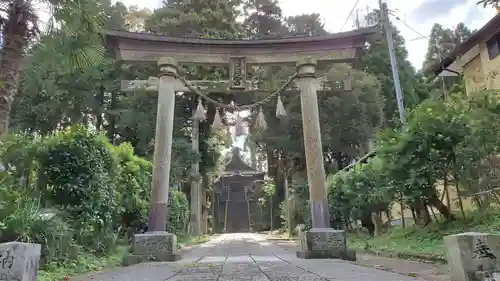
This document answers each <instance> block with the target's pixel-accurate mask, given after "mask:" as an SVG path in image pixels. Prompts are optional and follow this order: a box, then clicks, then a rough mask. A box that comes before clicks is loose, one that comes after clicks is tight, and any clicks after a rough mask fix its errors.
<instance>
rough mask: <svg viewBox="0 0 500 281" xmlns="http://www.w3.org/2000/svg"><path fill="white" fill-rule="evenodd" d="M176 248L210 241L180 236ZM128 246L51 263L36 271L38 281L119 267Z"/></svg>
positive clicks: (202, 237)
mask: <svg viewBox="0 0 500 281" xmlns="http://www.w3.org/2000/svg"><path fill="white" fill-rule="evenodd" d="M177 238H178V240H177V241H178V243H177V244H178V247H179V248H182V247H186V246H191V245H197V244H201V243H204V242H207V241H209V240H210V236H209V235H202V236H198V237H190V236H188V235H184V234H181V235H179V236H178V237H177ZM129 249H130V247H129V246H119V247H117V248H116V249H115V250H114V251H113V252H111V253H109V254H108V255H106V256H96V255H95V254H93V253H90V252H82V253H81V254H80V255H79V256H78V258H76V259H75V260H73V261H64V262H52V263H49V264H46V265H45V266H44V269H43V270H39V271H38V280H39V281H62V280H69V278H70V277H72V276H75V275H78V274H83V273H87V272H94V271H101V270H105V269H110V268H114V267H119V266H121V262H122V259H123V257H125V256H126V255H127V254H129Z"/></svg>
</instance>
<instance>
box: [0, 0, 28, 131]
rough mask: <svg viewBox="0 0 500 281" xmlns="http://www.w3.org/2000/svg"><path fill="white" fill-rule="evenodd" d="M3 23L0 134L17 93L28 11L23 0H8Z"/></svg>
mask: <svg viewBox="0 0 500 281" xmlns="http://www.w3.org/2000/svg"><path fill="white" fill-rule="evenodd" d="M10 2H11V4H10V5H9V6H8V7H9V8H8V11H7V21H6V22H5V24H4V25H3V30H2V37H3V46H2V47H3V48H2V49H1V52H0V83H1V85H0V136H1V135H3V134H4V133H6V132H7V131H8V128H9V118H10V110H11V108H12V101H13V100H14V96H15V95H16V93H17V87H18V82H19V68H20V65H21V61H22V59H23V57H24V50H25V48H26V46H27V42H28V41H27V36H28V19H29V16H30V12H29V10H28V5H27V4H26V3H25V1H24V0H17V1H10Z"/></svg>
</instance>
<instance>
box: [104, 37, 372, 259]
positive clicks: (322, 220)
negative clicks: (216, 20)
mask: <svg viewBox="0 0 500 281" xmlns="http://www.w3.org/2000/svg"><path fill="white" fill-rule="evenodd" d="M378 33H379V30H378V28H377V27H370V28H363V29H358V30H354V31H349V32H341V33H336V34H329V35H324V36H311V37H299V38H281V39H266V40H219V39H200V38H176V37H171V36H163V35H154V34H147V33H133V32H123V31H109V32H107V34H106V41H107V45H108V47H109V48H110V49H112V51H114V52H115V54H116V57H117V58H118V59H119V60H123V61H128V62H156V63H157V64H158V68H159V70H160V73H159V77H158V78H151V79H149V80H147V81H144V80H143V81H124V83H123V84H122V87H123V88H122V89H123V90H124V91H136V90H139V89H143V90H147V91H157V92H158V111H157V119H156V133H155V152H154V169H153V181H152V187H151V188H152V190H151V206H150V212H149V221H148V233H145V234H136V235H135V236H134V249H136V250H137V251H135V252H134V253H135V254H136V255H137V256H139V257H140V258H144V259H147V258H151V256H154V257H155V258H156V259H162V260H174V259H177V258H178V255H177V254H176V249H177V247H176V245H173V244H175V243H176V236H175V235H174V234H171V233H167V232H166V224H167V211H168V208H167V204H168V190H169V184H170V182H169V181H170V162H171V154H172V142H173V139H172V138H173V127H174V125H173V123H174V109H175V99H176V92H190V93H195V94H197V95H198V96H199V98H200V100H199V104H198V107H197V108H196V109H194V110H193V111H195V112H194V114H193V122H192V123H193V128H192V129H193V130H192V134H193V150H195V151H197V150H198V135H197V134H198V125H199V123H197V122H201V121H203V120H204V119H205V110H204V108H203V104H202V100H203V101H204V102H209V103H212V104H213V105H215V107H216V108H217V112H216V114H215V118H214V123H213V125H212V128H214V129H217V128H218V127H220V125H221V124H222V122H221V116H219V113H220V112H219V110H220V109H224V110H228V111H232V112H238V111H243V110H247V111H251V112H252V113H256V114H255V115H254V116H256V117H255V118H254V119H253V120H252V122H253V123H255V124H256V125H259V124H260V127H266V126H263V125H264V124H265V121H264V114H263V112H262V107H261V106H262V105H263V104H264V103H267V102H269V101H272V100H275V101H276V102H277V110H276V117H278V118H279V117H282V116H283V114H285V115H286V113H284V106H283V103H282V102H281V99H280V95H281V94H285V93H290V94H299V95H300V100H301V116H302V130H303V140H304V152H305V153H304V154H305V158H306V169H307V182H308V185H309V195H310V200H309V202H310V203H309V204H310V209H311V221H312V227H313V228H312V229H311V230H310V231H307V232H304V233H303V234H302V235H303V236H302V237H301V240H300V243H301V250H300V251H299V252H297V255H298V256H299V257H301V258H318V257H324V258H328V257H330V258H352V257H351V256H352V253H351V252H350V251H348V250H347V245H346V236H345V233H344V231H343V230H334V229H332V228H331V226H330V214H329V208H328V198H327V190H326V180H325V179H326V174H325V167H324V160H323V148H322V143H321V130H320V116H319V110H318V98H317V94H318V92H320V93H321V92H322V90H326V92H329V93H332V91H333V92H342V94H349V93H350V91H351V90H352V89H351V77H350V76H349V71H347V70H346V71H345V73H343V74H342V77H340V79H339V80H340V81H325V79H322V78H321V77H320V78H318V77H317V72H318V73H320V75H322V74H323V75H324V73H325V72H326V71H328V65H330V66H331V65H332V63H354V62H355V61H356V58H357V55H358V54H359V53H360V52H359V51H360V50H361V48H362V47H363V46H364V45H365V42H366V40H367V38H368V37H370V36H374V35H376V34H378ZM193 64H194V65H205V66H223V67H224V66H228V68H229V80H226V81H189V80H187V79H185V78H184V77H183V75H184V74H183V73H182V69H181V67H182V66H186V65H193ZM265 65H283V66H290V65H292V66H293V65H294V66H295V69H294V71H295V72H294V73H293V74H292V73H290V75H288V79H287V80H285V81H274V82H277V83H278V84H279V85H281V87H279V89H277V90H276V91H274V92H273V93H272V94H269V95H268V96H267V97H265V98H263V99H261V100H259V101H257V102H255V103H252V104H243V105H237V104H235V103H230V104H224V103H221V102H220V101H218V100H216V99H213V98H211V97H210V95H209V94H211V93H214V92H216V93H231V94H233V95H244V94H249V93H262V92H264V93H265V92H269V90H274V89H265V87H264V89H260V88H259V87H260V86H261V85H262V81H260V80H259V79H257V81H254V79H253V78H251V79H247V78H248V73H249V72H250V71H251V70H252V69H254V68H255V67H256V68H258V67H259V66H265ZM325 66H326V68H325ZM207 82H208V83H207ZM254 82H256V83H254ZM240 172H241V171H240ZM247 176H248V174H247V175H245V174H244V173H240V174H238V173H232V174H231V177H230V176H229V174H227V177H226V179H227V180H229V179H231V180H229V181H230V182H232V184H230V185H229V186H228V189H227V190H226V189H221V191H222V192H221V194H222V195H224V192H225V193H226V194H225V196H226V197H227V198H226V201H225V202H226V203H225V206H226V209H228V208H231V209H230V210H231V212H229V211H225V212H222V213H224V214H225V216H226V219H225V227H226V231H235V230H237V231H242V230H244V229H250V228H251V227H250V223H249V221H251V220H250V215H249V214H250V211H251V200H249V199H248V198H249V197H248V196H249V193H250V190H252V189H248V188H247V189H245V186H249V182H250V181H252V182H253V180H249V179H246V177H247ZM255 176H256V175H255V174H254V175H251V176H249V178H252V177H253V178H255ZM260 176H262V175H260ZM200 179H201V176H200V175H199V167H198V164H194V165H193V167H192V179H191V181H192V187H191V196H190V197H191V224H192V227H191V228H192V229H195V231H194V232H193V234H195V235H197V234H199V233H200V229H201V220H202V214H201V209H202V207H201V204H202V194H203V190H201V184H200ZM221 186H224V184H223V183H221ZM226 186H227V185H226ZM242 187H243V188H242ZM244 190H248V191H244ZM231 196H233V200H232V199H231ZM245 197H246V198H247V199H245ZM221 198H223V197H221ZM242 198H243V199H242ZM242 201H243V202H242ZM245 202H246V205H247V215H246V216H245V215H243V213H244V212H243V211H242V210H244V209H243V207H241V205H243V206H245ZM219 205H220V204H219ZM233 210H235V211H234V214H233V213H232V211H233ZM220 213H221V212H219V216H218V217H220ZM230 213H231V215H229V214H230ZM228 215H229V219H228V218H227V217H228ZM242 217H243V218H245V217H246V220H245V219H242V220H241V221H239V220H238V219H237V218H242ZM228 222H230V223H228ZM158 241H162V243H163V242H164V244H165V245H168V247H167V248H165V249H164V250H162V252H161V253H158V252H154V253H144V252H141V251H140V250H141V249H143V247H142V246H141V245H142V244H151V245H152V244H154V243H158ZM141 243H142V244H141ZM136 244H137V245H136ZM139 244H141V245H139ZM152 248H155V247H152ZM136 252H137V253H136Z"/></svg>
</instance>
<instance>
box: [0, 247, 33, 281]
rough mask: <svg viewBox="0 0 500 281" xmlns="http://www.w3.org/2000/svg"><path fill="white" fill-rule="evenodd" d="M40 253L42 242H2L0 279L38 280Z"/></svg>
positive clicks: (16, 280)
mask: <svg viewBox="0 0 500 281" xmlns="http://www.w3.org/2000/svg"><path fill="white" fill-rule="evenodd" d="M40 254H41V245H40V244H28V243H20V242H8V243H3V244H0V280H2V281H3V280H5V281H7V280H8V281H36V278H37V271H38V263H39V261H40Z"/></svg>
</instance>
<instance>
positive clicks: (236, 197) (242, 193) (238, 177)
mask: <svg viewBox="0 0 500 281" xmlns="http://www.w3.org/2000/svg"><path fill="white" fill-rule="evenodd" d="M264 174H265V173H264V172H259V171H257V170H255V169H253V168H252V167H250V166H249V165H247V164H246V163H245V162H244V161H243V160H242V159H241V152H240V149H239V148H238V147H234V148H233V149H232V156H231V161H229V163H228V164H227V165H226V166H225V169H224V172H223V173H222V175H221V177H220V179H219V181H218V182H217V183H216V192H215V194H216V198H215V202H216V203H215V208H214V228H215V229H216V232H226V233H236V232H249V231H252V214H253V213H254V212H255V210H256V208H257V198H255V195H256V194H259V193H260V192H259V189H260V183H261V182H262V181H263V180H264Z"/></svg>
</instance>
